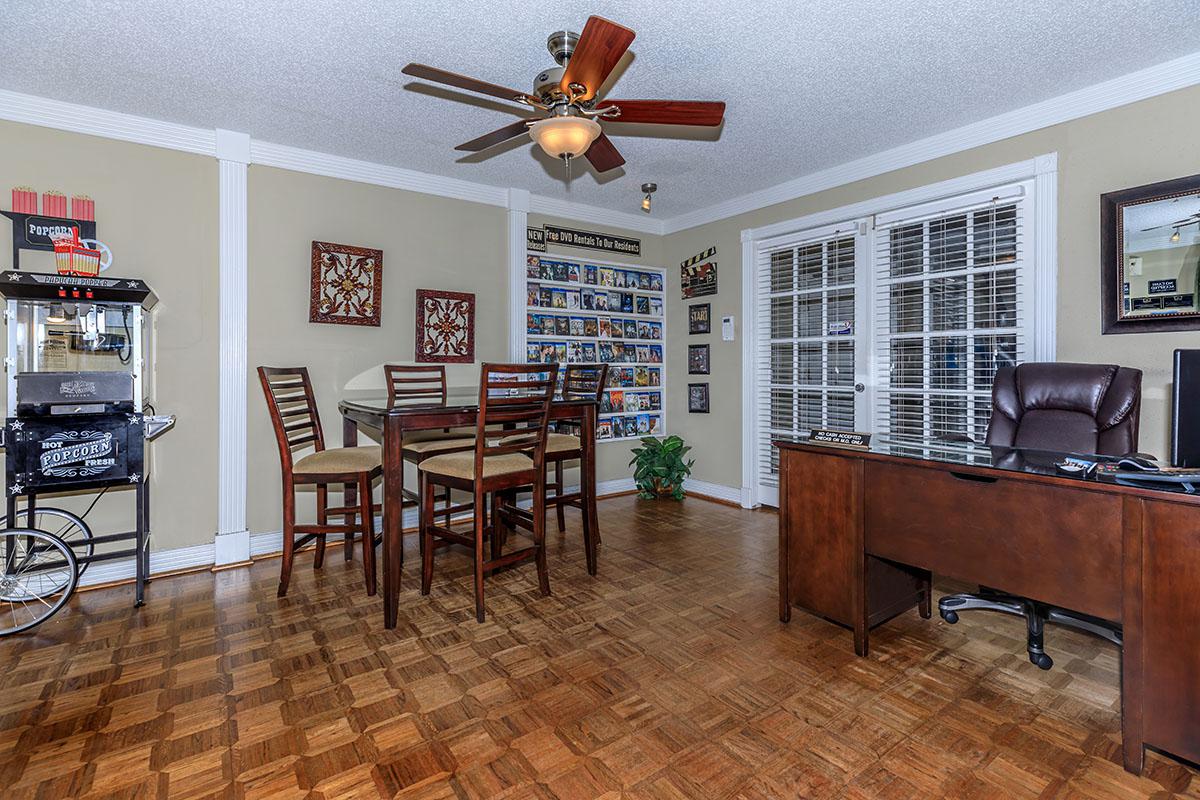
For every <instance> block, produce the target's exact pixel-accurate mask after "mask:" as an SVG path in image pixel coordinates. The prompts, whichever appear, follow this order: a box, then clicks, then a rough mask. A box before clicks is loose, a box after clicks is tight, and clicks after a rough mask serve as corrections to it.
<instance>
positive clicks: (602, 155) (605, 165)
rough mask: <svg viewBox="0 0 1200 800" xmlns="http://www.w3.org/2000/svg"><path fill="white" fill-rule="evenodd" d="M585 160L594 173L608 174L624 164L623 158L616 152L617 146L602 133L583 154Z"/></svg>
mask: <svg viewBox="0 0 1200 800" xmlns="http://www.w3.org/2000/svg"><path fill="white" fill-rule="evenodd" d="M584 155H585V156H587V160H588V161H590V162H592V166H593V167H595V168H596V172H608V171H609V170H610V169H616V168H617V167H619V166H621V165H622V164H624V163H625V157H624V156H623V155H621V154H620V152H618V151H617V146H616V145H614V144H613V143H612V139H609V138H608V137H607V136H605V135H604V134H603V133H602V134H600V135H599V136H598V137H596V141H594V142H592V146H591V147H589V148H588V149H587V152H586V153H584Z"/></svg>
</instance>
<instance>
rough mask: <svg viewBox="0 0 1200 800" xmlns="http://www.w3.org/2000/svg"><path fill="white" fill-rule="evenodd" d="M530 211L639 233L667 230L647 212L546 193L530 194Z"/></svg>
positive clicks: (661, 233)
mask: <svg viewBox="0 0 1200 800" xmlns="http://www.w3.org/2000/svg"><path fill="white" fill-rule="evenodd" d="M529 213H530V214H542V215H544V216H547V217H561V218H563V219H573V220H583V221H586V222H590V223H592V224H595V225H611V226H612V227H614V228H623V229H625V230H629V231H638V232H639V233H652V234H654V235H656V236H662V235H663V233H664V232H665V228H664V226H663V221H662V220H659V219H653V218H651V217H648V216H646V215H645V214H630V213H629V212H627V211H613V210H612V209H609V208H600V207H599V206H589V205H586V204H584V203H574V202H572V201H570V200H559V199H557V198H553V197H546V196H545V195H540V194H534V195H530V196H529Z"/></svg>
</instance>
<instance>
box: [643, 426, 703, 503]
mask: <svg viewBox="0 0 1200 800" xmlns="http://www.w3.org/2000/svg"><path fill="white" fill-rule="evenodd" d="M691 449H692V448H691V446H690V445H685V444H684V443H683V439H680V438H679V437H678V436H668V437H666V438H665V439H656V438H654V437H653V436H645V437H642V446H641V447H638V448H636V449H634V451H633V458H632V459H631V460H630V462H629V465H630V466H633V465H634V464H637V468H636V469H635V470H634V472H633V479H634V481H635V482H636V483H637V487H638V497H641V498H644V499H646V500H653V499H655V498H658V497H673V498H675V499H676V500H682V499H683V479H684V478H686V477H687V476H688V475H691V474H692V464H694V463H696V462H695V460H694V459H689V460H687V461H684V460H683V457H684V456H685V455H687V453H688V451H689V450H691Z"/></svg>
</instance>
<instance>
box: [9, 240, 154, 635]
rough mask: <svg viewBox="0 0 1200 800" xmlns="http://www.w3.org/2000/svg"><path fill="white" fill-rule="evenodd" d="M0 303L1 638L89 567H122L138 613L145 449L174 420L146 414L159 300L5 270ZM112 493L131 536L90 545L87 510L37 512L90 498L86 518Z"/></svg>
mask: <svg viewBox="0 0 1200 800" xmlns="http://www.w3.org/2000/svg"><path fill="white" fill-rule="evenodd" d="M71 247H77V245H75V244H73V243H72V244H71ZM74 255H75V254H72V256H74ZM0 294H2V295H3V296H4V298H5V300H6V310H5V320H6V322H7V331H8V350H7V357H6V359H5V370H6V373H7V397H8V406H7V422H6V425H5V427H4V440H3V442H4V447H5V495H6V499H7V509H6V512H7V513H6V514H5V516H4V517H3V519H2V520H0V568H2V572H0V636H3V635H8V634H13V633H18V632H20V631H24V630H28V629H30V628H32V627H34V626H36V625H39V624H40V623H42V622H44V621H45V620H47V619H49V618H50V617H51V616H53V615H54V614H55V613H56V612H57V611H58V610H59V609H61V608H62V607H63V606H64V605H66V603H67V601H68V600H69V599H70V597H71V594H72V592H74V590H75V587H76V585H77V584H78V581H79V576H80V575H81V574H83V572H84V571H85V570H86V569H87V567H88V566H89V565H90V564H93V563H96V562H101V561H112V560H117V559H128V558H130V557H132V558H133V559H134V563H135V566H136V570H135V571H136V578H137V582H136V604H137V605H139V606H140V605H142V604H143V602H144V600H145V584H146V582H147V579H148V576H149V558H150V546H149V543H150V525H149V520H150V514H149V508H150V505H149V483H148V481H147V478H146V472H147V469H146V467H147V455H148V453H147V448H146V446H145V444H146V442H147V441H149V440H152V439H154V438H155V437H157V436H158V435H160V434H161V433H163V432H164V431H166V430H167V429H169V428H170V427H171V426H172V425H173V424H174V422H175V418H174V417H173V416H166V415H156V414H153V413H151V414H146V413H145V412H146V410H147V409H146V407H145V404H144V402H143V396H144V388H145V385H144V380H145V377H146V369H147V365H148V363H149V360H148V358H147V352H148V350H149V343H150V335H151V327H150V325H149V313H150V310H151V309H152V308H153V307H154V305H155V303H156V302H157V298H156V297H155V295H154V292H153V291H151V289H150V287H149V286H147V285H146V284H145V283H144V282H143V281H140V280H136V279H128V278H105V277H89V276H81V275H78V274H55V275H52V274H43V273H36V272H25V271H9V272H0ZM151 410H152V409H151ZM115 486H132V487H134V492H133V494H134V498H135V506H136V508H135V514H134V525H133V529H132V530H130V531H126V532H121V533H111V534H103V535H93V533H92V531H91V528H90V527H89V525H88V523H87V522H86V517H87V511H85V512H83V513H82V514H75V513H72V512H70V511H66V510H63V509H60V508H54V507H51V506H46V505H42V504H41V502H40V497H41V496H43V495H48V494H58V495H60V496H61V495H62V494H63V493H71V494H75V495H79V494H85V495H86V494H88V493H93V494H95V495H96V496H95V497H94V499H93V501H92V505H91V506H88V510H89V511H90V510H91V507H92V506H94V505H95V500H98V499H99V497H98V495H99V494H103V493H104V492H106V491H107V490H108V489H109V488H111V487H115ZM124 543H132V547H128V546H125V547H122V546H121V545H122V544H124Z"/></svg>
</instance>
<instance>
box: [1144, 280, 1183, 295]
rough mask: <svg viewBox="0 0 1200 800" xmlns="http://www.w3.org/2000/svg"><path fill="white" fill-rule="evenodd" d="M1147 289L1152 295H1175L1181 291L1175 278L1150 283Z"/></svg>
mask: <svg viewBox="0 0 1200 800" xmlns="http://www.w3.org/2000/svg"><path fill="white" fill-rule="evenodd" d="M1146 288H1147V289H1148V290H1149V293H1150V294H1175V293H1176V292H1178V291H1179V288H1178V283H1177V281H1176V279H1175V278H1161V279H1159V280H1156V281H1148V282H1147V284H1146Z"/></svg>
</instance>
